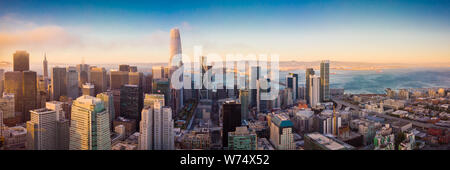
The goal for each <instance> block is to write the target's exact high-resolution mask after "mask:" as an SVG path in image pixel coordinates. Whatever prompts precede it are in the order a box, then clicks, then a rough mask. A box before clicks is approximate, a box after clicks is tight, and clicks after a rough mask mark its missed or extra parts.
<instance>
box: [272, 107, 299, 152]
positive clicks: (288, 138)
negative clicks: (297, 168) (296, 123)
mask: <svg viewBox="0 0 450 170" xmlns="http://www.w3.org/2000/svg"><path fill="white" fill-rule="evenodd" d="M270 121H271V122H272V123H271V125H270V140H271V142H272V143H273V144H274V145H275V148H277V149H278V150H294V149H295V143H294V133H293V131H292V130H293V129H292V127H293V123H292V122H291V120H289V117H288V116H287V115H284V114H277V115H274V116H273V117H272V118H271V120H270Z"/></svg>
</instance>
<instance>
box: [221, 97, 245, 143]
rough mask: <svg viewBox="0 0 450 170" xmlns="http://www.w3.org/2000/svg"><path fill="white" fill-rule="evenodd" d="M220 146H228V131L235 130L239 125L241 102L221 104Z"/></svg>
mask: <svg viewBox="0 0 450 170" xmlns="http://www.w3.org/2000/svg"><path fill="white" fill-rule="evenodd" d="M222 116H223V117H222V120H223V128H222V135H223V136H222V139H223V140H222V146H223V147H228V140H227V139H228V132H232V131H235V130H236V127H238V126H241V124H242V123H241V104H239V103H236V102H226V103H225V104H223V106H222Z"/></svg>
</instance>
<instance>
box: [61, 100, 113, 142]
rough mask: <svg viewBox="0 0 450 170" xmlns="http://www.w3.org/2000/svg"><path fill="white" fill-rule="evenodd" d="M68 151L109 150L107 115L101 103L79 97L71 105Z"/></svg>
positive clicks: (109, 139) (109, 137)
mask: <svg viewBox="0 0 450 170" xmlns="http://www.w3.org/2000/svg"><path fill="white" fill-rule="evenodd" d="M71 117H72V118H71V123H70V144H69V149H70V150H110V149H111V136H110V127H109V115H108V113H107V112H106V109H105V107H104V104H103V102H102V101H101V100H100V99H98V98H95V97H92V96H86V95H84V96H81V97H79V98H77V100H75V101H74V102H73V104H72V116H71Z"/></svg>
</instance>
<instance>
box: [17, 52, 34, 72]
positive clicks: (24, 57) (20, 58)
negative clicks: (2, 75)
mask: <svg viewBox="0 0 450 170" xmlns="http://www.w3.org/2000/svg"><path fill="white" fill-rule="evenodd" d="M28 70H30V54H28V53H27V52H26V51H16V53H14V56H13V71H28Z"/></svg>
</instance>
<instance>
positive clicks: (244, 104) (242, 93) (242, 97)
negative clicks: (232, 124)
mask: <svg viewBox="0 0 450 170" xmlns="http://www.w3.org/2000/svg"><path fill="white" fill-rule="evenodd" d="M239 101H240V102H241V114H242V115H241V117H242V118H241V119H242V120H248V110H249V108H248V106H249V105H248V104H249V103H248V102H249V98H248V90H239Z"/></svg>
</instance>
